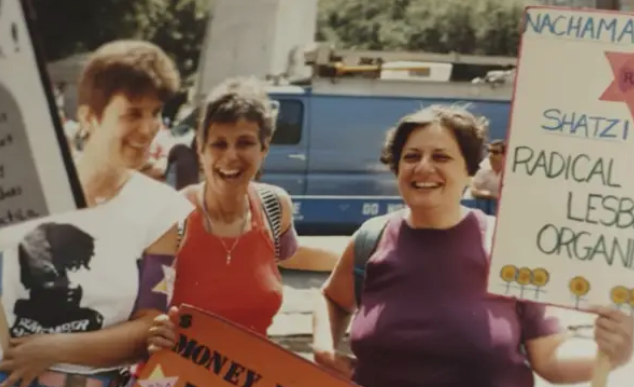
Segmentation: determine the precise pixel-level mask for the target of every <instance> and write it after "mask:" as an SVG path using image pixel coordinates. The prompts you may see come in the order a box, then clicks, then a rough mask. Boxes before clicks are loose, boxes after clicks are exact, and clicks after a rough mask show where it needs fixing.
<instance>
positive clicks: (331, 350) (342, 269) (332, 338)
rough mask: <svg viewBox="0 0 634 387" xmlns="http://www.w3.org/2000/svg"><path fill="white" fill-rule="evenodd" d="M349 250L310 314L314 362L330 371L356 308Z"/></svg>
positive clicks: (351, 260)
mask: <svg viewBox="0 0 634 387" xmlns="http://www.w3.org/2000/svg"><path fill="white" fill-rule="evenodd" d="M353 249H354V245H353V243H352V242H350V243H349V244H348V246H347V247H346V250H345V251H344V253H343V255H342V256H341V258H340V259H339V261H338V262H337V264H336V265H335V268H334V270H333V272H332V273H331V274H330V277H329V278H328V279H327V280H326V282H325V283H324V286H323V287H322V291H321V294H320V297H319V298H318V300H317V302H316V304H315V309H314V312H313V348H314V351H315V360H316V361H317V362H318V363H320V364H322V365H326V366H330V367H331V368H332V367H334V368H338V367H337V366H336V365H333V364H332V363H333V362H334V360H335V356H334V355H335V354H336V352H337V348H338V347H339V344H340V342H341V340H342V338H343V337H344V335H345V332H346V329H347V328H348V325H349V324H350V317H351V316H352V312H353V311H354V310H355V309H356V301H355V296H354V278H353V260H354V257H353ZM328 363H330V364H328Z"/></svg>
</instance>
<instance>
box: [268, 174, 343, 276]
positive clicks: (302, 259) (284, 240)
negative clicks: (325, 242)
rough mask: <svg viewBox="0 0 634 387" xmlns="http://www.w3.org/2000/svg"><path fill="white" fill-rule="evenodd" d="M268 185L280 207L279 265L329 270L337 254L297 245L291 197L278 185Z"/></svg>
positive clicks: (297, 268) (337, 257)
mask: <svg viewBox="0 0 634 387" xmlns="http://www.w3.org/2000/svg"><path fill="white" fill-rule="evenodd" d="M270 187H271V188H273V189H274V190H275V192H276V194H277V196H278V198H279V200H280V205H281V207H282V225H281V236H280V244H281V248H282V249H281V250H282V251H281V257H280V259H281V262H280V266H281V267H283V268H285V269H294V270H306V271H323V272H331V271H332V269H333V268H334V267H335V264H336V263H337V260H338V259H339V254H336V253H335V252H333V251H332V250H330V249H325V248H318V247H308V246H301V245H299V242H298V237H297V232H296V231H295V227H294V226H293V202H292V200H291V197H290V196H289V195H288V193H287V192H286V191H284V190H283V189H281V188H279V187H275V186H270Z"/></svg>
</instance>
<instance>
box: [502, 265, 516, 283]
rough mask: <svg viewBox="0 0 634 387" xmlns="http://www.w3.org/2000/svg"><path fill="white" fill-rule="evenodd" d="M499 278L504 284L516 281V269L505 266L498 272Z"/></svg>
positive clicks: (511, 266)
mask: <svg viewBox="0 0 634 387" xmlns="http://www.w3.org/2000/svg"><path fill="white" fill-rule="evenodd" d="M500 277H502V280H503V281H504V282H513V281H515V280H516V279H517V267H515V266H513V265H506V266H504V267H503V268H502V270H500Z"/></svg>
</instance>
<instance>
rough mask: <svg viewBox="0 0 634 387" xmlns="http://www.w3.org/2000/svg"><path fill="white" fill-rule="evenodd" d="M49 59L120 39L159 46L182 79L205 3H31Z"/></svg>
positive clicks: (196, 45)
mask: <svg viewBox="0 0 634 387" xmlns="http://www.w3.org/2000/svg"><path fill="white" fill-rule="evenodd" d="M31 4H32V5H33V9H34V11H35V14H36V17H37V30H38V32H39V35H40V37H41V40H42V42H41V43H42V45H43V48H44V51H45V55H46V57H47V59H48V60H57V59H61V58H64V57H67V56H69V55H72V54H76V53H81V52H86V51H92V50H94V49H95V48H97V47H99V46H100V45H101V44H103V43H105V42H108V41H111V40H114V39H122V38H136V39H145V40H149V41H151V42H154V43H156V44H158V45H159V46H161V47H162V48H163V49H165V51H166V52H167V53H168V54H170V55H171V56H172V57H173V58H174V59H175V61H176V63H177V65H178V66H179V69H180V70H181V72H182V73H183V74H184V75H185V76H187V75H190V74H191V73H192V72H193V71H195V66H196V63H197V61H198V55H199V52H200V45H201V43H202V40H203V37H204V32H205V27H206V21H207V15H208V13H207V12H208V9H209V6H210V1H209V0H31Z"/></svg>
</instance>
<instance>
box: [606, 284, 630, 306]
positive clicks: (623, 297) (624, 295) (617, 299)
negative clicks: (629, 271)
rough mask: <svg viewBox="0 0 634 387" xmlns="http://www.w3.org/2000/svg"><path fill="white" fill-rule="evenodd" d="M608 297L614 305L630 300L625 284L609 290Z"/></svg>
mask: <svg viewBox="0 0 634 387" xmlns="http://www.w3.org/2000/svg"><path fill="white" fill-rule="evenodd" d="M610 298H611V299H612V302H614V303H615V304H616V305H623V304H626V303H627V302H628V301H629V300H630V290H629V289H628V288H626V287H625V286H615V287H614V288H612V290H611V291H610Z"/></svg>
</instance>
